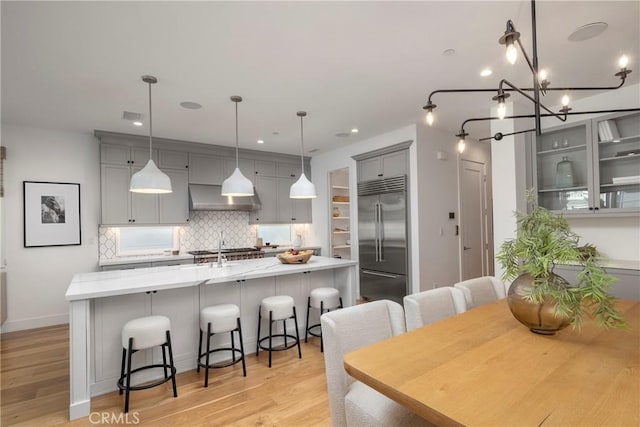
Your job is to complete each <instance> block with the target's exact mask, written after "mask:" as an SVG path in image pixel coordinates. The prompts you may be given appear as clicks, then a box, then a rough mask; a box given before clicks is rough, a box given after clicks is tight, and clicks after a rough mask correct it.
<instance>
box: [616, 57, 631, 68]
mask: <svg viewBox="0 0 640 427" xmlns="http://www.w3.org/2000/svg"><path fill="white" fill-rule="evenodd" d="M627 65H629V57H628V56H627V55H622V56H621V57H620V59H619V60H618V66H619V67H620V68H627Z"/></svg>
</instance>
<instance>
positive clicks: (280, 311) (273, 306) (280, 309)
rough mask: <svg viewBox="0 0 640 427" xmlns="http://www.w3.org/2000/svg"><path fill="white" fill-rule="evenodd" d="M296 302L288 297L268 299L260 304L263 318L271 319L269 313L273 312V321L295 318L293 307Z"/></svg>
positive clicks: (277, 296)
mask: <svg viewBox="0 0 640 427" xmlns="http://www.w3.org/2000/svg"><path fill="white" fill-rule="evenodd" d="M294 306H295V302H294V301H293V298H291V297H290V296H288V295H276V296H273V297H267V298H264V299H263V300H262V302H261V303H260V312H261V314H262V316H263V317H266V318H267V319H268V318H269V312H270V311H271V312H272V317H271V320H283V319H288V318H290V317H291V316H293V307H294Z"/></svg>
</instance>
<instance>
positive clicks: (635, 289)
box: [554, 265, 640, 300]
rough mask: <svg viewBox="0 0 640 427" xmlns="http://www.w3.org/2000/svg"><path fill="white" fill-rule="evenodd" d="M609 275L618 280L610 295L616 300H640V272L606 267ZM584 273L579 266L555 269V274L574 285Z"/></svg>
mask: <svg viewBox="0 0 640 427" xmlns="http://www.w3.org/2000/svg"><path fill="white" fill-rule="evenodd" d="M605 270H606V271H607V273H609V274H611V275H612V276H614V277H615V278H616V279H618V281H617V282H615V283H614V284H613V285H611V288H610V289H609V293H610V294H611V295H613V296H615V297H616V298H625V299H635V300H640V271H639V270H630V269H624V268H615V267H605ZM581 271H582V267H581V266H577V265H558V266H556V268H555V269H554V273H556V274H557V275H559V276H562V277H563V278H564V279H566V280H567V281H568V282H569V283H571V284H572V285H576V284H577V283H578V280H577V275H578V273H580V272H581Z"/></svg>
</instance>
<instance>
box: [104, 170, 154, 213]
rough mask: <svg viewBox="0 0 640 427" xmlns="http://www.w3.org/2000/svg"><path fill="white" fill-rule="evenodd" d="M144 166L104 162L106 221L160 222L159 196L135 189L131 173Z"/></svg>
mask: <svg viewBox="0 0 640 427" xmlns="http://www.w3.org/2000/svg"><path fill="white" fill-rule="evenodd" d="M140 169H142V167H131V166H127V165H120V164H108V163H105V164H102V165H101V167H100V179H101V201H102V221H101V224H103V225H125V224H127V225H132V224H134V223H135V224H141V225H144V224H157V223H158V196H157V195H155V194H140V193H131V192H130V191H129V182H130V181H131V175H132V174H134V173H136V172H138V171H139V170H140Z"/></svg>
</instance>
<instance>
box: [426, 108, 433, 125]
mask: <svg viewBox="0 0 640 427" xmlns="http://www.w3.org/2000/svg"><path fill="white" fill-rule="evenodd" d="M427 124H428V125H429V126H433V113H432V112H431V111H429V112H428V113H427Z"/></svg>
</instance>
